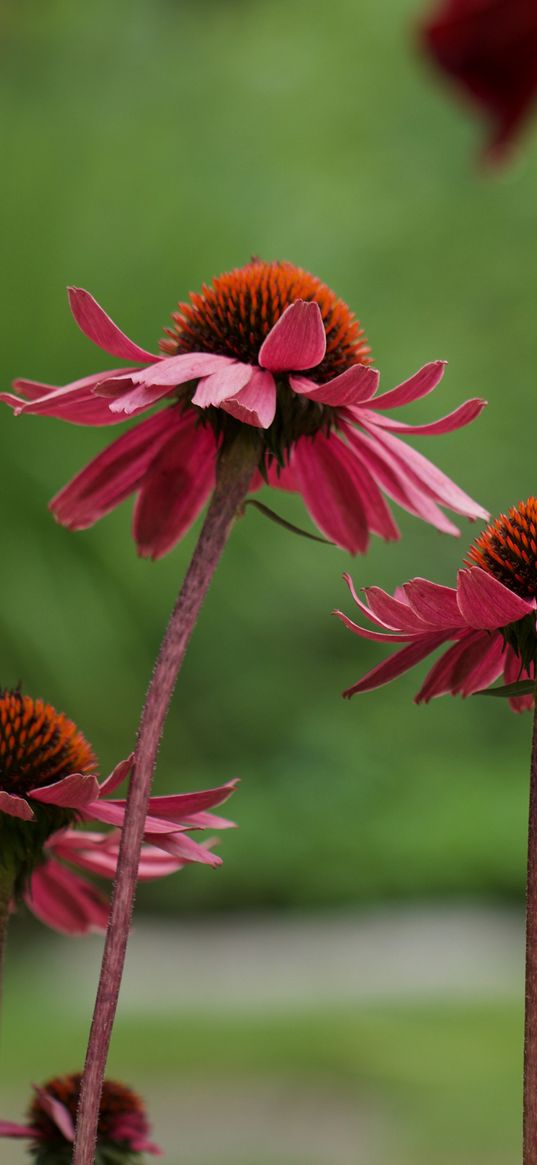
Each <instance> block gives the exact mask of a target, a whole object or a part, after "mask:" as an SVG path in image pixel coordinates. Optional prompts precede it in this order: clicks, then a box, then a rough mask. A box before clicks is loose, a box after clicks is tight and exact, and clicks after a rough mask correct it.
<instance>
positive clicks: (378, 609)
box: [364, 587, 460, 634]
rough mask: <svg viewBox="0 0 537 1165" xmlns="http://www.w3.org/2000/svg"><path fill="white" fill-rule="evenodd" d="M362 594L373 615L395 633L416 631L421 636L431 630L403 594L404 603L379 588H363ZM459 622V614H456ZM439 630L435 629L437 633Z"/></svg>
mask: <svg viewBox="0 0 537 1165" xmlns="http://www.w3.org/2000/svg"><path fill="white" fill-rule="evenodd" d="M364 594H365V595H366V598H367V601H368V603H369V606H370V608H371V610H372V611H373V613H374V614H375V615H377V616H378V618H379V619H382V620H383V621H384V622H385V623H386V624H387V626H388V627H392V628H393V630H396V631H412V632H414V631H416V632H420V633H421V634H423V633H424V632H425V633H426V632H428V631H431V630H435V628H434V626H433V627H432V628H431V626H430V625H429V623H428V621H427V620H425V621H424V619H423V617H422V615H420V613H419V611H416V610H415V609H414V608H413V607H411V606H410V604H409V602H408V599H407V596H406V594H405V600H406V601H405V602H402V601H401V599H396V598H395V597H394V596H393V595H389V594H387V592H386V591H383V590H382V588H381V587H364ZM458 617H459V621H460V612H458ZM439 629H440V628H439V627H436V630H437V631H438V630H439Z"/></svg>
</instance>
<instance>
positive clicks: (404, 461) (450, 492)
mask: <svg viewBox="0 0 537 1165" xmlns="http://www.w3.org/2000/svg"><path fill="white" fill-rule="evenodd" d="M375 438H376V442H377V444H380V445H381V446H382V447H383V448H384V450H385V451H389V452H390V453H391V454H392V456H393V458H394V459H395V461H396V462H398V464H399V466H400V468H401V471H402V472H403V473H404V474H405V476H406V477H407V479H412V481H413V482H414V484H415V485H416V484H417V486H418V487H419V488H420V489H421V490H422V492H423V490H424V489H425V490H427V491H428V492H429V494H430V496H431V497H432V498H433V499H434V501H436V502H440V504H441V505H443V506H448V507H449V509H450V510H454V511H455V513H456V514H463V516H464V517H466V518H483V519H485V521H486V520H487V519H488V517H489V513H488V511H487V510H484V509H483V506H480V505H479V504H478V503H477V502H474V500H473V498H471V497H469V495H468V494H467V493H465V492H464V490H462V489H460V487H459V486H458V485H456V484H455V482H454V481H452V480H451V478H449V477H447V475H446V474H445V473H442V470H441V469H438V466H437V465H434V464H433V462H432V461H429V460H428V459H427V457H424V456H423V454H422V453H418V451H417V449H413V448H412V446H411V445H407V444H406V443H405V442H403V441H400V440H399V439H398V438H397V437H392V436H390V434H389V433H385V432H380V430H379V429H378V427H377V428H376V429H375Z"/></svg>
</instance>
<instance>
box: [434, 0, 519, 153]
mask: <svg viewBox="0 0 537 1165" xmlns="http://www.w3.org/2000/svg"><path fill="white" fill-rule="evenodd" d="M421 36H422V41H423V44H424V46H425V48H426V50H427V52H428V53H429V54H430V55H431V56H432V58H433V59H434V61H435V62H436V64H437V65H439V67H440V68H441V69H442V70H443V71H444V72H445V73H446V74H447V75H448V76H449V77H450V78H451V80H452V81H453V82H454V83H455V84H456V85H457V86H458V87H459V89H460V90H461V91H462V92H463V94H464V95H465V96H466V97H467V98H468V99H469V100H470V101H472V102H473V103H474V104H475V105H476V106H478V108H480V109H481V110H482V111H483V113H484V114H485V117H486V118H487V121H488V122H489V124H490V136H489V141H488V143H487V147H486V156H487V157H488V159H489V160H490V161H499V160H501V159H502V158H503V157H504V156H505V154H506V153H507V151H508V149H509V147H510V146H511V145H512V143H513V141H514V140H515V138H516V137H517V135H518V134H519V132H520V130H521V128H522V126H523V124H524V122H525V121H526V119H527V118H528V116H529V114H530V112H531V109H532V107H533V106H534V104H535V101H536V98H537V4H536V3H535V0H441V2H440V4H439V5H438V6H437V7H436V9H435V10H434V12H433V13H432V15H431V16H430V17H428V18H427V19H426V20H425V21H424V23H423V26H422V31H421Z"/></svg>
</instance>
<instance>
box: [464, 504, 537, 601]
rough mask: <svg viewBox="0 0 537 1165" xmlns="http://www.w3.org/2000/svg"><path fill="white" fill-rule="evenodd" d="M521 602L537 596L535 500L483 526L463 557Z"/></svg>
mask: <svg viewBox="0 0 537 1165" xmlns="http://www.w3.org/2000/svg"><path fill="white" fill-rule="evenodd" d="M466 565H467V566H479V567H481V570H486V571H487V573H488V574H492V575H494V577H495V578H497V579H498V580H499V582H501V583H503V584H504V585H505V586H507V587H509V588H510V590H512V591H515V593H516V594H518V595H521V596H522V597H523V598H525V599H532V598H536V597H537V498H534V497H530V498H528V499H527V501H525V502H519V504H518V505H517V506H512V507H511V509H510V510H509V512H508V513H507V514H500V516H499V517H498V518H496V519H495V520H494V522H491V523H490V525H489V526H487V528H486V530H484V531H483V533H482V534H480V535H479V538H477V539H476V541H475V542H474V544H473V546H472V547H471V549H470V550H469V552H468V556H467V558H466Z"/></svg>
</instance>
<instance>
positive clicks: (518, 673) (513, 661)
mask: <svg viewBox="0 0 537 1165" xmlns="http://www.w3.org/2000/svg"><path fill="white" fill-rule="evenodd" d="M503 675H504V680H505V683H506V684H514V683H516V681H517V680H534V679H535V664H534V663H531V664H530V669H529V671H528V669H527V668H525V667H523V666H522V660H521V659H519V657H518V655H516V653H515V652H514V651H513V648H512V647H511V646H510V645H508V646H507V647H506V649H505V663H504V669H503ZM533 703H534V697H533V696H532V695H531V693H530V695H528V696H511V697H510V699H509V707H510V708H511V710H512V711H513V712H531V711H533Z"/></svg>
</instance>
